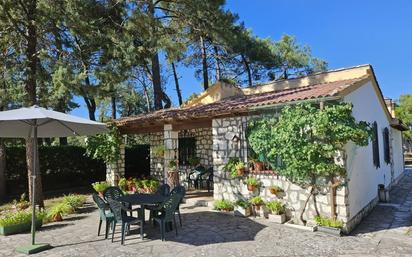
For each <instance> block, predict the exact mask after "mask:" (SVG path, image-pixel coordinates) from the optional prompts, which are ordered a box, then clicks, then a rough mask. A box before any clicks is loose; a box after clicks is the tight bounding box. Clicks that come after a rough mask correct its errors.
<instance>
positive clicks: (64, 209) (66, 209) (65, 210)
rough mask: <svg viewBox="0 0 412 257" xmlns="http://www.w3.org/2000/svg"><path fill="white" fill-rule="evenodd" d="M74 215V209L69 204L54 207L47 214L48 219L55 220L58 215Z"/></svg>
mask: <svg viewBox="0 0 412 257" xmlns="http://www.w3.org/2000/svg"><path fill="white" fill-rule="evenodd" d="M71 213H74V208H73V207H72V206H71V205H70V204H68V203H67V202H64V201H63V202H61V203H58V204H56V205H54V206H53V207H52V208H51V209H50V210H49V211H48V212H47V217H48V218H52V219H53V218H54V217H56V216H57V215H59V214H60V215H63V214H71Z"/></svg>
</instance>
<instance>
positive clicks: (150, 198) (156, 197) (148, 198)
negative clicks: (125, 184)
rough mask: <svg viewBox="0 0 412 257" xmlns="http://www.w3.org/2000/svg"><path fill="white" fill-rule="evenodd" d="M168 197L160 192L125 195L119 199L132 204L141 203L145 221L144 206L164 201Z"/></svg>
mask: <svg viewBox="0 0 412 257" xmlns="http://www.w3.org/2000/svg"><path fill="white" fill-rule="evenodd" d="M167 198H168V197H167V196H163V195H160V194H131V195H124V196H121V197H120V198H118V199H117V200H118V201H120V202H123V203H129V204H131V205H140V206H141V208H142V210H141V215H142V220H143V222H144V221H145V215H144V208H145V206H146V205H155V204H160V203H163V202H164V201H165V200H166V199H167Z"/></svg>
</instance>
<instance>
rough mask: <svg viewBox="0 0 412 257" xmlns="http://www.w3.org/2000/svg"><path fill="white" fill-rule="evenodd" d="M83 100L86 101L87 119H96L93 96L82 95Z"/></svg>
mask: <svg viewBox="0 0 412 257" xmlns="http://www.w3.org/2000/svg"><path fill="white" fill-rule="evenodd" d="M83 99H84V102H85V103H86V106H87V111H88V112H89V119H90V120H94V121H95V120H96V115H95V112H96V101H95V100H94V98H93V97H90V98H89V97H87V96H83Z"/></svg>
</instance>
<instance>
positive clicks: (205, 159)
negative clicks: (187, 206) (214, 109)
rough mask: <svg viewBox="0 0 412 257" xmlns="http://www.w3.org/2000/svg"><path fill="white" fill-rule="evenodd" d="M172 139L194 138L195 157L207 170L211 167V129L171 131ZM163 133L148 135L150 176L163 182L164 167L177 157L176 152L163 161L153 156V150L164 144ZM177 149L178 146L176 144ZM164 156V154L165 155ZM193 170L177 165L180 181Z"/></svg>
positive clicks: (187, 166) (184, 179)
mask: <svg viewBox="0 0 412 257" xmlns="http://www.w3.org/2000/svg"><path fill="white" fill-rule="evenodd" d="M173 133H176V134H174V135H173V136H174V138H175V137H176V136H177V137H178V138H182V137H194V138H195V140H196V156H197V157H199V158H200V164H201V165H203V166H204V167H206V168H208V167H211V166H212V165H213V156H212V144H213V141H212V128H199V129H190V130H186V131H184V132H183V131H180V132H179V133H177V132H175V131H173ZM164 138H165V133H162V132H159V133H152V134H150V135H149V142H150V174H151V175H152V176H154V177H156V178H158V179H160V180H163V174H164V173H163V172H164V168H165V167H166V166H165V165H166V164H167V162H168V161H170V160H169V159H170V158H172V159H174V157H175V156H176V157H178V152H177V151H176V152H174V151H173V152H170V153H169V154H171V156H170V158H169V159H168V160H167V161H165V159H164V158H161V157H157V156H155V155H154V154H153V148H154V147H156V146H159V145H164V144H165V143H166V142H165V139H164ZM177 148H178V144H177ZM165 155H166V154H165ZM192 169H193V167H191V166H189V165H179V173H180V181H181V182H184V181H186V179H187V174H188V173H189V172H190V171H191V170H192Z"/></svg>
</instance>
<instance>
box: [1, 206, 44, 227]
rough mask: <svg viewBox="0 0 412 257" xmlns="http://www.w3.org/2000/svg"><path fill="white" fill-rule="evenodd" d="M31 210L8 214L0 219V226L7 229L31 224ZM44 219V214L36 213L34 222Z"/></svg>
mask: <svg viewBox="0 0 412 257" xmlns="http://www.w3.org/2000/svg"><path fill="white" fill-rule="evenodd" d="M31 215H32V213H31V210H30V209H29V210H24V211H17V212H8V213H6V214H5V215H4V216H2V217H0V226H3V227H7V226H10V225H17V224H25V223H31ZM44 217H45V214H44V212H36V220H42V219H43V218H44Z"/></svg>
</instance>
